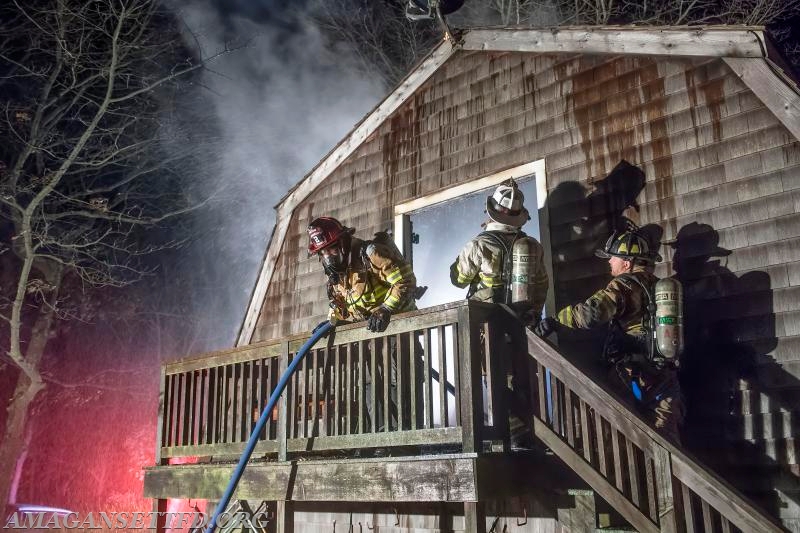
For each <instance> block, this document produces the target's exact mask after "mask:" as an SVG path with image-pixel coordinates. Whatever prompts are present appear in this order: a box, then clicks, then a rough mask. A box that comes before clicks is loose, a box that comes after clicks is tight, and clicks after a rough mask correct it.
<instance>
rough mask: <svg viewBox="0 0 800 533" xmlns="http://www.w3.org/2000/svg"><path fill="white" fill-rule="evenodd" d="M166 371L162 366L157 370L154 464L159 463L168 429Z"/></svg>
mask: <svg viewBox="0 0 800 533" xmlns="http://www.w3.org/2000/svg"><path fill="white" fill-rule="evenodd" d="M168 383H169V382H168V380H167V373H166V371H165V368H164V367H163V366H162V367H161V369H160V370H159V372H158V401H159V406H158V422H157V423H156V431H157V435H156V458H155V464H156V465H160V464H161V448H163V447H164V446H166V440H167V431H168V430H169V424H168V420H169V418H168V415H169V385H168Z"/></svg>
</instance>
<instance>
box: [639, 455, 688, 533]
mask: <svg viewBox="0 0 800 533" xmlns="http://www.w3.org/2000/svg"><path fill="white" fill-rule="evenodd" d="M652 452H653V473H654V476H655V480H654V481H655V493H656V494H655V499H656V501H657V505H656V509H657V510H656V513H657V515H658V524H659V527H660V528H661V531H663V532H665V533H676V532H677V531H678V523H677V521H678V518H679V517H680V514H681V513H678V512H676V510H675V507H676V506H675V503H674V496H673V495H674V494H675V489H674V487H673V483H672V480H673V478H672V460H671V459H670V456H669V452H668V451H667V450H666V449H665V448H663V447H661V446H659V445H658V444H655V443H653V448H652ZM676 482H677V480H676ZM649 483H650V480H648V484H649ZM689 510H690V511H691V507H690V508H689Z"/></svg>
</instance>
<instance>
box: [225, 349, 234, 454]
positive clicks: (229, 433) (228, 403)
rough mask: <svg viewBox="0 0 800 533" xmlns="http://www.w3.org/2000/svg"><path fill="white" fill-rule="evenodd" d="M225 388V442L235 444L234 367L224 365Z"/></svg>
mask: <svg viewBox="0 0 800 533" xmlns="http://www.w3.org/2000/svg"><path fill="white" fill-rule="evenodd" d="M225 382H226V384H225V387H226V389H225V390H226V392H227V395H226V397H225V442H236V433H235V432H234V429H235V425H236V417H235V415H234V413H235V411H234V409H235V407H236V405H235V403H236V401H235V400H236V365H226V367H225Z"/></svg>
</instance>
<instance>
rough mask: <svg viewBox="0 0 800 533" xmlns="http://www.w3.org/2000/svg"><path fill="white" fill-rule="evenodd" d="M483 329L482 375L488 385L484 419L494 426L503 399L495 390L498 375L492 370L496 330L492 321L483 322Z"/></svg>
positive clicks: (503, 386) (503, 387)
mask: <svg viewBox="0 0 800 533" xmlns="http://www.w3.org/2000/svg"><path fill="white" fill-rule="evenodd" d="M481 331H483V345H482V346H481V348H482V352H483V359H482V361H481V375H482V377H484V378H485V386H486V405H485V406H484V407H483V408H484V416H485V418H484V420H486V424H487V425H489V426H494V425H495V424H496V422H497V421H496V420H495V416H494V415H495V412H496V411H497V410H498V409H499V407H498V406H497V402H498V401H500V400H502V398H499V397H498V395H497V394H496V393H497V391H496V390H495V388H496V384H495V379H496V378H497V376H495V373H494V372H492V369H493V365H492V361H494V360H495V356H494V347H495V345H494V331H493V327H492V323H491V322H486V323H484V324H482V325H481ZM500 357H502V354H501V355H500ZM501 361H502V359H501ZM499 366H503V365H499ZM504 372H505V370H504ZM504 378H505V376H504ZM505 387H506V386H505V384H503V385H502V389H505ZM481 392H483V391H481Z"/></svg>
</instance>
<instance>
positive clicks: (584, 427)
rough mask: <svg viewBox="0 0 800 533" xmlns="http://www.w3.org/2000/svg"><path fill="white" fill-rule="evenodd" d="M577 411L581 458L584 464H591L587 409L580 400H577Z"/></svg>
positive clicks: (589, 428) (590, 441) (590, 440)
mask: <svg viewBox="0 0 800 533" xmlns="http://www.w3.org/2000/svg"><path fill="white" fill-rule="evenodd" d="M578 410H579V411H580V417H581V418H580V420H581V445H582V446H583V458H584V459H586V462H587V463H589V464H592V438H591V430H592V428H591V427H590V426H589V407H588V406H587V405H586V402H584V401H583V400H582V399H581V398H578Z"/></svg>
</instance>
